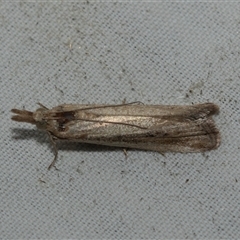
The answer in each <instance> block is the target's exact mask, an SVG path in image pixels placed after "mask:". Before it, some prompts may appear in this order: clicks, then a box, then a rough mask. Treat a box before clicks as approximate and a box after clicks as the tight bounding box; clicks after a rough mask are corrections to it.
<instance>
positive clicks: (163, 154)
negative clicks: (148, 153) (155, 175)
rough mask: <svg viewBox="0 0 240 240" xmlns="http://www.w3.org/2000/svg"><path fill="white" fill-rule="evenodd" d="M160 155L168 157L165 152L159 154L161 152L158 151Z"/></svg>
mask: <svg viewBox="0 0 240 240" xmlns="http://www.w3.org/2000/svg"><path fill="white" fill-rule="evenodd" d="M158 153H160V154H161V155H162V156H164V157H166V155H165V153H164V152H159V151H158Z"/></svg>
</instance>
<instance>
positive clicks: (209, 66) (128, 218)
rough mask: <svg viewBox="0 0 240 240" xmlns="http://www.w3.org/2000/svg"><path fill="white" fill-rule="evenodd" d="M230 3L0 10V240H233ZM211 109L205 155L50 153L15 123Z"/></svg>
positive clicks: (234, 20) (74, 149)
mask: <svg viewBox="0 0 240 240" xmlns="http://www.w3.org/2000/svg"><path fill="white" fill-rule="evenodd" d="M239 11H240V4H239V3H190V2H188V3H184V2H183V1H182V2H179V3H135V4H134V3H131V4H125V3H109V2H108V3H92V2H91V1H89V3H78V4H77V3H66V2H64V1H59V2H52V3H47V2H42V3H24V2H21V3H19V2H18V3H13V2H12V3H11V2H2V3H1V9H0V36H1V47H0V54H1V58H0V72H1V75H0V89H1V103H2V104H1V119H2V120H1V129H2V131H1V141H0V149H1V154H0V156H1V157H0V159H1V164H0V166H1V175H0V193H1V202H0V211H1V224H0V235H1V238H3V239H7V238H8V239H17V238H22V239H23V238H25V239H33V238H42V239H47V238H48V239H50V238H51V239H60V238H81V239H97V238H98V239H99V238H100V239H113V238H114V239H140V238H145V239H146V238H148V239H150V238H151V239H159V238H162V239H166V238H167V239H170V238H171V239H176V238H178V239H180V238H181V239H183V238H184V239H185V238H201V239H210V238H211V239H214V238H215V239H217V238H218V239H219V238H225V239H229V238H240V228H239V226H240V204H239V203H240V177H239V176H240V161H239V159H240V153H239V152H240V151H239V148H240V138H239V136H240V104H239V101H240V97H239V92H240V79H239V78H240V73H239V69H240V43H239V39H240V32H239V27H240V25H239V23H240V17H239ZM124 99H126V101H127V102H133V101H142V102H144V103H146V104H191V103H192V102H193V103H198V102H208V101H209V102H214V103H216V104H218V105H219V106H220V110H221V112H220V114H219V115H218V116H217V117H216V118H215V119H216V122H217V125H218V127H219V129H220V131H221V134H222V144H221V146H220V148H219V149H218V150H216V151H212V152H209V153H206V154H171V153H169V154H166V157H163V156H162V155H160V154H158V153H155V152H144V151H129V152H128V158H127V159H125V156H124V154H123V152H122V150H118V149H111V148H108V147H99V146H89V145H82V144H76V143H69V144H61V145H60V146H59V149H60V150H59V160H58V162H57V167H58V168H59V171H56V170H54V169H52V170H51V171H48V170H47V166H48V164H49V163H50V162H51V161H52V159H53V153H52V152H51V148H50V145H49V142H48V139H47V136H46V135H45V134H44V133H42V132H39V131H37V130H35V128H34V127H33V126H31V125H28V124H20V123H16V122H12V121H10V116H11V114H10V109H11V108H22V107H24V106H25V108H26V109H29V110H35V109H36V108H37V105H36V103H37V102H41V103H42V104H44V105H46V106H48V107H53V106H56V105H59V104H61V103H84V104H85V103H86V104H88V103H106V104H117V103H121V102H122V101H123V100H124Z"/></svg>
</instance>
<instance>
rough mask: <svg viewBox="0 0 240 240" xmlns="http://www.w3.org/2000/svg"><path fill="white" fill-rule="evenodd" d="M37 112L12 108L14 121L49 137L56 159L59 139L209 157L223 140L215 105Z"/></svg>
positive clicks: (134, 105) (72, 107)
mask: <svg viewBox="0 0 240 240" xmlns="http://www.w3.org/2000/svg"><path fill="white" fill-rule="evenodd" d="M39 105H40V108H38V109H37V110H36V111H35V112H31V111H27V110H19V109H12V110H11V111H12V112H13V113H15V114H16V115H14V116H12V120H14V121H18V122H27V123H31V124H35V125H36V126H37V128H39V129H42V130H44V131H46V132H47V133H48V135H49V136H50V139H51V142H52V143H53V144H54V151H55V158H54V160H53V162H52V163H51V164H50V166H49V169H50V168H51V167H52V166H54V164H55V162H56V159H57V153H58V151H57V147H56V141H57V140H66V141H77V142H82V143H90V144H100V145H108V146H115V147H122V148H135V149H142V150H150V151H157V152H160V153H165V152H181V153H187V152H205V151H209V150H212V149H216V148H217V147H218V146H219V144H220V141H221V138H220V133H219V130H218V129H217V127H216V126H215V123H214V120H213V119H212V115H214V114H216V113H218V111H219V108H218V106H217V105H215V104H213V103H203V104H195V105H188V106H182V105H144V104H141V103H140V102H135V103H128V104H120V105H97V104H96V105H95V104H91V105H83V104H63V105H59V106H57V107H54V108H52V109H48V108H47V107H45V106H43V105H42V104H40V103H39Z"/></svg>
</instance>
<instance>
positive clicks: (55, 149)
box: [48, 132, 58, 170]
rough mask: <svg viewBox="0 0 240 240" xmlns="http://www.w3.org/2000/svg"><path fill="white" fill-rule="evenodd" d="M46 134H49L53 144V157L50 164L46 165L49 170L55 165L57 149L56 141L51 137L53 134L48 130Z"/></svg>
mask: <svg viewBox="0 0 240 240" xmlns="http://www.w3.org/2000/svg"><path fill="white" fill-rule="evenodd" d="M48 136H49V139H50V142H51V143H52V145H53V150H54V159H53V161H52V162H51V164H50V165H49V167H48V170H50V168H51V167H53V166H54V167H55V163H56V161H57V157H58V149H57V144H56V141H55V139H54V138H53V136H52V135H51V133H49V132H48Z"/></svg>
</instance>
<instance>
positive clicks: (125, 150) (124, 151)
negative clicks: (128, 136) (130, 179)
mask: <svg viewBox="0 0 240 240" xmlns="http://www.w3.org/2000/svg"><path fill="white" fill-rule="evenodd" d="M123 153H124V155H125V157H126V158H127V157H128V153H127V149H126V148H123Z"/></svg>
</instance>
